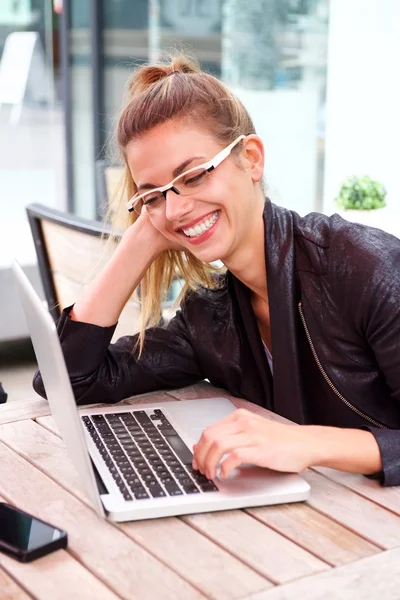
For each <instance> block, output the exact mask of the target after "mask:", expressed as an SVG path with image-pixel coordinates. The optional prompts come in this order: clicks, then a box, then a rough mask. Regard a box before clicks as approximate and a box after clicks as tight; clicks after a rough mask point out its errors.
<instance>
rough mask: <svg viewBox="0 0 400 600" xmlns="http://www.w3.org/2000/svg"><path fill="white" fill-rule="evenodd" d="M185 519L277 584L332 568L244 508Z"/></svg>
mask: <svg viewBox="0 0 400 600" xmlns="http://www.w3.org/2000/svg"><path fill="white" fill-rule="evenodd" d="M182 520H183V521H185V523H189V524H190V525H191V526H192V527H194V528H195V529H197V530H198V531H200V532H201V533H203V534H205V535H207V536H208V537H209V538H210V539H211V540H213V541H214V542H216V543H218V544H221V545H222V546H223V547H224V548H225V549H226V550H228V551H229V552H231V553H232V554H233V555H235V556H238V557H240V559H241V560H242V561H243V562H244V563H246V564H247V565H249V566H250V567H252V568H253V569H255V570H256V571H258V572H259V573H260V574H262V575H264V576H265V577H268V578H269V579H271V581H273V582H274V583H278V584H280V583H283V582H285V581H290V580H292V579H297V578H299V577H304V576H306V575H309V574H311V573H318V572H320V571H324V570H327V569H329V568H330V567H329V565H327V564H326V563H325V562H323V561H322V560H320V559H318V558H316V557H315V556H313V555H312V554H310V553H309V552H307V551H306V550H304V549H303V548H300V547H299V546H296V544H294V543H293V542H291V541H290V540H288V539H286V538H285V537H283V536H281V535H280V534H279V533H276V532H275V531H273V530H272V529H270V528H269V527H267V526H264V525H262V524H261V523H260V522H259V521H257V520H256V519H254V518H252V517H251V516H250V515H247V514H246V513H244V512H243V511H240V510H230V511H226V512H216V513H204V514H197V515H190V516H185V517H182Z"/></svg>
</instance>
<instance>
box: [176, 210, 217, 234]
mask: <svg viewBox="0 0 400 600" xmlns="http://www.w3.org/2000/svg"><path fill="white" fill-rule="evenodd" d="M218 215H219V213H218V211H216V212H215V213H214V214H213V216H212V217H211V218H210V219H207V220H206V221H204V222H203V223H200V224H198V223H197V224H196V225H195V226H194V227H190V228H189V229H183V230H182V231H183V233H184V234H185V235H187V236H188V237H199V236H200V235H202V234H203V233H204V232H205V231H207V229H210V227H212V226H213V225H214V223H215V222H216V221H217V219H218Z"/></svg>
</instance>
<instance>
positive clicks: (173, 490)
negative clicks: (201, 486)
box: [164, 483, 183, 496]
mask: <svg viewBox="0 0 400 600" xmlns="http://www.w3.org/2000/svg"><path fill="white" fill-rule="evenodd" d="M164 487H165V489H166V490H167V493H168V494H169V496H183V492H182V490H181V489H180V487H179V486H178V485H176V483H166V484H165V486H164Z"/></svg>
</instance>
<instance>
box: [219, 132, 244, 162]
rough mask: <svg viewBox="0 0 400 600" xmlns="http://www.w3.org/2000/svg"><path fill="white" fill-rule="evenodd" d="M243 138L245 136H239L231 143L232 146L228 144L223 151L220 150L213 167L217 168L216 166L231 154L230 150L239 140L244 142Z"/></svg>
mask: <svg viewBox="0 0 400 600" xmlns="http://www.w3.org/2000/svg"><path fill="white" fill-rule="evenodd" d="M245 137H246V136H245V135H240V136H239V137H238V138H237V139H236V140H235V141H234V142H232V144H229V146H228V147H227V148H225V150H222V152H221V153H220V155H219V156H218V158H217V160H215V161H214V163H213V167H214V168H215V167H218V165H219V164H220V163H222V161H223V160H225V158H228V156H229V155H230V153H231V152H232V148H234V147H235V146H236V144H238V143H239V142H240V141H241V140H244V138H245Z"/></svg>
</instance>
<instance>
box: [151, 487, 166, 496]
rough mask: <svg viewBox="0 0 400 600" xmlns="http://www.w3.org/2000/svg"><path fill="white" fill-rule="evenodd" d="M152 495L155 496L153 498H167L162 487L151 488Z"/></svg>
mask: <svg viewBox="0 0 400 600" xmlns="http://www.w3.org/2000/svg"><path fill="white" fill-rule="evenodd" d="M150 494H151V495H152V496H153V498H165V496H166V495H167V494H166V493H165V492H164V490H163V489H162V487H161V486H158V487H156V486H154V487H151V488H150Z"/></svg>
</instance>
